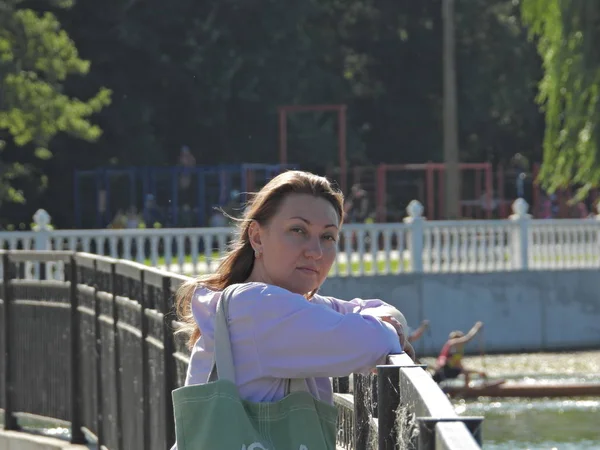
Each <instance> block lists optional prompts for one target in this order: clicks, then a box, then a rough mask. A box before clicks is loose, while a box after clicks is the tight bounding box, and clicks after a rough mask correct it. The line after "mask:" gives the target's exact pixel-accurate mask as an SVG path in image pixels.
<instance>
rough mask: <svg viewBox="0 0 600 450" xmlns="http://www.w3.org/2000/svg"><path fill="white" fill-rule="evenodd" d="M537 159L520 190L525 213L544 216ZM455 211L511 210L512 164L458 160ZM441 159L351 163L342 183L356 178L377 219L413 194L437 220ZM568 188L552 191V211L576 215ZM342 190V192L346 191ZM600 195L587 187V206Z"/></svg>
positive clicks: (395, 215) (394, 217) (391, 217)
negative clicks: (458, 189) (458, 204)
mask: <svg viewBox="0 0 600 450" xmlns="http://www.w3.org/2000/svg"><path fill="white" fill-rule="evenodd" d="M539 167H540V164H539V163H536V164H534V165H533V168H532V171H531V173H528V174H525V179H524V181H523V191H524V192H523V196H524V198H525V200H526V201H527V203H529V204H530V205H531V209H530V211H529V213H530V214H531V215H532V216H533V217H535V218H544V217H545V214H547V212H546V211H545V209H547V207H545V206H544V202H545V201H546V200H545V198H546V195H545V193H544V192H543V189H542V188H541V187H540V186H539V184H538V183H537V182H536V181H535V180H537V176H538V173H539ZM459 168H460V172H461V197H460V198H461V215H462V217H463V218H469V219H494V218H497V219H505V218H507V217H509V216H510V215H511V214H512V210H511V204H512V202H514V200H515V199H516V198H518V192H517V191H518V189H517V187H516V184H517V178H518V177H519V175H520V173H519V171H518V170H514V169H512V170H511V169H509V168H507V169H505V168H504V166H502V165H496V166H495V167H494V166H493V165H492V164H491V163H489V162H484V163H461V164H459ZM339 172H340V169H339V168H335V169H329V170H328V171H327V176H328V177H329V178H332V179H336V178H337V177H338V176H339ZM444 173H445V165H444V164H443V163H432V162H428V163H423V164H380V165H378V166H355V167H352V168H351V169H350V170H349V171H348V177H347V178H348V186H353V185H354V184H360V185H361V187H362V188H363V189H364V190H365V191H366V192H367V193H368V195H369V199H370V201H371V204H372V205H373V207H372V208H371V209H372V213H373V215H374V217H373V218H374V219H375V220H376V221H377V222H400V221H402V218H403V217H404V211H405V210H406V207H407V205H408V203H409V202H410V201H411V200H413V199H417V200H419V201H420V202H421V203H422V204H423V205H424V207H425V211H424V215H425V217H427V218H428V219H429V220H443V219H444V218H445V217H444V210H445V204H444V202H445V196H444V189H445V180H444ZM573 191H574V189H566V190H561V191H557V192H556V194H555V196H554V203H553V206H552V208H553V212H552V217H554V218H581V215H579V214H580V211H579V210H577V208H576V207H575V206H574V205H570V204H569V202H570V200H571V199H572V198H573V196H574V192H573ZM346 194H348V192H346ZM599 199H600V195H599V191H598V190H597V189H595V190H592V191H591V193H590V195H589V197H588V199H587V202H586V206H587V209H588V210H589V211H590V212H592V210H593V209H594V208H593V205H596V204H597V202H598V200H599Z"/></svg>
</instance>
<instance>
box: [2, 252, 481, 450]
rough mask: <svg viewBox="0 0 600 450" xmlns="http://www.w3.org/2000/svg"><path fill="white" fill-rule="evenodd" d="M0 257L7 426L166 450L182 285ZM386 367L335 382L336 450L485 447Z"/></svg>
mask: <svg viewBox="0 0 600 450" xmlns="http://www.w3.org/2000/svg"><path fill="white" fill-rule="evenodd" d="M0 257H1V258H0V261H1V263H2V264H1V265H2V271H1V275H2V282H1V285H0V287H1V289H0V325H1V330H2V333H0V346H1V348H2V349H3V350H4V351H3V352H2V360H1V361H2V364H1V365H0V367H1V368H2V370H0V407H3V409H4V413H5V414H4V426H5V428H6V429H8V430H19V429H25V431H27V430H26V428H27V425H26V424H27V423H30V422H29V421H27V420H25V419H26V418H28V417H30V416H34V417H35V416H39V417H44V418H52V419H56V420H59V421H63V422H69V423H70V427H71V441H72V443H75V444H82V443H86V442H96V443H97V445H98V448H102V447H104V448H107V449H110V450H136V449H140V450H155V449H156V450H159V449H160V450H164V449H169V448H170V447H171V446H172V444H173V443H174V441H175V430H174V420H173V409H172V403H171V392H172V390H173V389H175V388H177V387H179V386H181V385H183V383H184V381H185V376H186V371H187V364H188V358H189V352H188V350H187V347H186V344H185V342H184V341H183V340H182V339H178V338H176V336H175V335H174V333H173V331H174V328H175V327H176V326H177V322H175V320H174V319H175V317H174V315H173V305H172V298H173V294H174V292H175V290H176V289H177V288H178V287H179V286H180V285H181V283H182V282H184V281H186V280H187V278H186V277H184V276H181V275H176V274H172V273H169V272H165V271H161V270H158V269H153V268H149V267H147V266H144V265H141V264H138V263H135V262H130V261H122V260H116V259H111V258H106V257H103V256H97V255H91V254H86V253H73V252H66V251H65V252H47V251H41V252H40V251H0ZM387 363H388V364H387V365H385V366H379V367H378V368H377V378H378V379H379V380H380V381H379V382H376V381H375V379H374V377H375V375H368V376H367V375H359V374H354V375H352V381H353V383H352V386H351V385H350V381H349V378H339V379H336V380H334V386H335V392H336V393H335V395H334V402H335V405H336V406H337V408H338V411H339V415H338V436H337V441H338V442H337V444H338V448H340V449H348V450H349V449H353V450H363V449H386V450H387V449H393V448H401V449H404V448H406V449H418V450H429V449H447V450H451V449H457V448H460V449H467V450H468V449H479V448H480V443H481V432H480V425H481V418H465V417H459V416H457V415H456V413H455V412H454V409H453V408H452V405H451V404H450V402H449V401H448V399H447V397H446V396H445V394H444V393H443V392H442V391H441V390H440V389H439V387H438V386H437V385H436V384H435V383H434V382H433V380H432V379H431V377H430V376H429V375H428V374H427V372H426V371H425V370H423V367H422V366H419V365H415V364H414V363H413V362H412V360H411V359H410V358H409V357H408V356H406V355H393V356H390V357H389V358H388V361H387ZM373 388H374V389H373ZM378 399H379V400H378ZM456 442H459V444H460V445H457V444H456Z"/></svg>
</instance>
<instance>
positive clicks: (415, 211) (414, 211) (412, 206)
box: [406, 200, 424, 219]
mask: <svg viewBox="0 0 600 450" xmlns="http://www.w3.org/2000/svg"><path fill="white" fill-rule="evenodd" d="M423 210H424V208H423V205H422V204H421V202H420V201H419V200H413V201H411V202H410V203H409V204H408V206H407V207H406V212H407V213H408V215H409V216H410V217H412V218H413V219H414V218H417V217H423Z"/></svg>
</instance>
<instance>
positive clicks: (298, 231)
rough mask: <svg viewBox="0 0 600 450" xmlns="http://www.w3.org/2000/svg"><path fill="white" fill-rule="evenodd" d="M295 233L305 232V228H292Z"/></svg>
mask: <svg viewBox="0 0 600 450" xmlns="http://www.w3.org/2000/svg"><path fill="white" fill-rule="evenodd" d="M292 231H293V232H294V233H299V234H304V230H303V229H302V228H298V227H294V228H292Z"/></svg>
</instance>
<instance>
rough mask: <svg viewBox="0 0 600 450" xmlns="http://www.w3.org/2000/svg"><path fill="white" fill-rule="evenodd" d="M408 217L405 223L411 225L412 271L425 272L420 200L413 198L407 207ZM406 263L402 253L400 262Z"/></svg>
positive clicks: (422, 220) (410, 250) (410, 249)
mask: <svg viewBox="0 0 600 450" xmlns="http://www.w3.org/2000/svg"><path fill="white" fill-rule="evenodd" d="M406 212H407V213H408V217H405V218H404V223H405V224H407V225H409V237H408V245H409V253H410V262H411V267H412V272H414V273H421V272H423V224H424V222H425V219H424V217H423V205H421V203H420V202H419V201H418V200H413V201H411V202H410V203H409V204H408V207H407V208H406ZM403 263H404V256H403V255H402V254H400V264H403Z"/></svg>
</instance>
